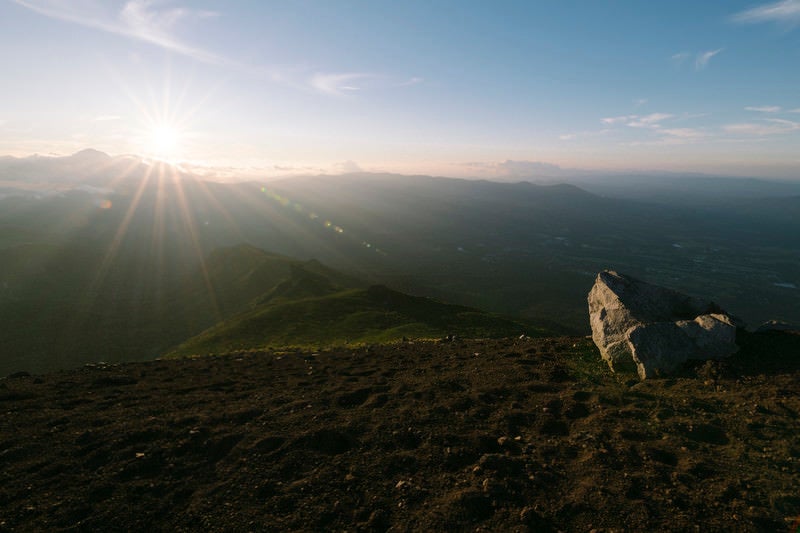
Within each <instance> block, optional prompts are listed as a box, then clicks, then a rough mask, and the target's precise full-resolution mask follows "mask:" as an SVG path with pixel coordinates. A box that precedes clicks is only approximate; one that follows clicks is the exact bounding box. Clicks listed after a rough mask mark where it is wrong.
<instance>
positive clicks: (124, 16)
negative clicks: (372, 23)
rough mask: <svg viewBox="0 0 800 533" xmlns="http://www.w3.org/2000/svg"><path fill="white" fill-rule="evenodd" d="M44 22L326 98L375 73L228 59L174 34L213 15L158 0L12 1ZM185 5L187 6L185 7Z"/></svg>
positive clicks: (403, 83)
mask: <svg viewBox="0 0 800 533" xmlns="http://www.w3.org/2000/svg"><path fill="white" fill-rule="evenodd" d="M12 1H13V2H15V3H17V4H19V5H20V6H23V7H26V8H28V9H30V10H32V11H34V12H36V13H39V14H40V15H44V16H46V17H49V18H52V19H56V20H61V21H64V22H69V23H72V24H77V25H80V26H84V27H87V28H92V29H95V30H99V31H103V32H107V33H112V34H115V35H120V36H123V37H127V38H130V39H134V40H138V41H142V42H146V43H150V44H152V45H155V46H159V47H161V48H164V49H166V50H169V51H171V52H174V53H177V54H180V55H183V56H186V57H190V58H192V59H195V60H197V61H201V62H204V63H209V64H216V65H223V66H226V67H232V68H235V69H241V70H244V71H246V72H249V73H256V74H258V75H263V76H265V77H267V78H268V79H270V80H271V81H273V82H276V83H282V84H284V85H289V86H291V87H295V88H298V89H302V90H308V89H309V88H310V89H312V90H314V91H316V92H318V93H321V94H326V95H329V96H343V95H346V94H353V93H354V92H356V91H360V90H362V89H365V88H367V87H365V86H364V84H365V82H366V81H367V80H377V79H379V78H381V76H379V75H377V74H370V73H361V72H355V73H354V72H344V73H326V72H316V73H311V72H310V69H307V68H303V69H299V70H298V69H286V68H267V67H260V66H256V65H248V64H243V63H241V62H239V61H237V60H235V59H233V58H231V57H226V56H224V55H220V54H217V53H215V52H213V51H210V50H207V49H205V48H202V47H199V46H195V45H193V44H190V43H188V42H186V41H184V40H182V39H180V38H179V37H178V36H177V35H178V30H179V29H180V27H181V26H184V25H187V24H191V23H193V22H198V21H202V20H207V19H212V18H216V17H218V16H219V13H217V12H216V11H209V10H204V9H194V8H188V7H179V6H174V7H170V6H167V5H165V2H164V1H163V0H127V1H125V2H124V3H123V4H116V5H115V6H112V5H111V3H110V2H107V1H100V0H81V1H80V2H78V1H69V0H12ZM187 3H188V2H187ZM422 82H423V79H422V78H420V77H411V78H401V79H400V80H397V79H395V81H393V82H386V83H384V84H374V83H373V84H372V85H370V87H369V88H390V87H410V86H413V85H418V84H420V83H422Z"/></svg>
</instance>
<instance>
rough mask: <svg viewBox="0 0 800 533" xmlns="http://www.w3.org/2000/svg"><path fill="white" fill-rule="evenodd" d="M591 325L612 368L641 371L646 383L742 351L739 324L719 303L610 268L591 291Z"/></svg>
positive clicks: (601, 275) (641, 376)
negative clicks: (690, 362) (697, 361)
mask: <svg viewBox="0 0 800 533" xmlns="http://www.w3.org/2000/svg"><path fill="white" fill-rule="evenodd" d="M589 321H590V323H591V326H592V339H593V340H594V343H595V344H596V345H597V347H598V348H599V349H600V354H601V355H602V357H603V359H604V360H605V361H606V362H607V363H608V365H609V366H610V367H611V370H613V371H615V372H616V371H620V370H628V369H630V370H635V371H636V372H637V373H638V374H639V377H640V378H641V379H645V378H648V377H652V376H656V375H663V374H668V373H670V372H673V371H675V370H676V369H677V368H678V367H680V366H681V365H682V364H683V363H684V362H686V361H687V360H688V359H721V358H724V357H728V356H729V355H731V354H733V353H735V352H736V350H738V347H737V346H736V342H735V341H736V326H737V325H736V323H735V322H734V320H733V319H732V318H731V317H730V316H728V315H727V314H726V313H725V312H724V311H723V310H722V309H721V308H720V307H719V306H718V305H717V304H715V303H714V302H712V301H710V300H704V299H701V298H694V297H691V296H687V295H685V294H681V293H679V292H677V291H673V290H670V289H666V288H664V287H659V286H657V285H652V284H650V283H645V282H643V281H639V280H637V279H634V278H632V277H630V276H625V275H623V274H618V273H617V272H613V271H608V270H606V271H603V272H600V273H599V274H598V275H597V279H596V280H595V283H594V286H593V287H592V290H591V291H590V292H589Z"/></svg>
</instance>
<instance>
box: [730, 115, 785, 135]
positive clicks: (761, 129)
mask: <svg viewBox="0 0 800 533" xmlns="http://www.w3.org/2000/svg"><path fill="white" fill-rule="evenodd" d="M722 129H723V130H724V131H725V132H726V133H730V134H734V135H746V136H754V137H763V136H766V135H781V134H785V133H792V132H794V131H799V130H800V122H794V121H792V120H784V119H780V118H768V119H765V120H764V121H762V122H745V123H740V124H728V125H727V126H724V127H723V128H722Z"/></svg>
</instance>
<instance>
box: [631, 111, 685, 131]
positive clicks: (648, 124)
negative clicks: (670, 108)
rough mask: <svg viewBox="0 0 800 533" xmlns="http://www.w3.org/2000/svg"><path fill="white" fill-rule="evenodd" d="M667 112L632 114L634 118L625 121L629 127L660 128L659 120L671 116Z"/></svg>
mask: <svg viewBox="0 0 800 533" xmlns="http://www.w3.org/2000/svg"><path fill="white" fill-rule="evenodd" d="M673 116H674V115H670V114H669V113H650V114H649V115H644V116H641V115H633V117H634V120H632V121H630V122H628V123H627V126H629V127H631V128H660V127H661V125H660V124H659V122H661V121H664V120H667V119H669V118H672V117H673Z"/></svg>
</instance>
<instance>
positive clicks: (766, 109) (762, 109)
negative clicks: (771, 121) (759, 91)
mask: <svg viewBox="0 0 800 533" xmlns="http://www.w3.org/2000/svg"><path fill="white" fill-rule="evenodd" d="M744 109H745V111H756V112H758V113H780V111H781V107H780V106H777V105H760V106H756V105H753V106H747V107H745V108H744Z"/></svg>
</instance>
